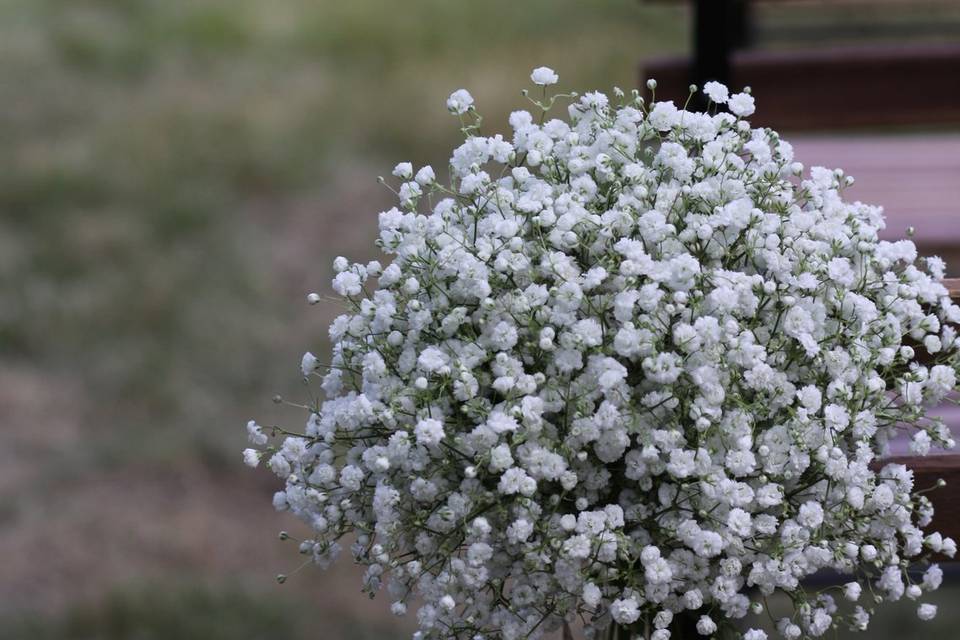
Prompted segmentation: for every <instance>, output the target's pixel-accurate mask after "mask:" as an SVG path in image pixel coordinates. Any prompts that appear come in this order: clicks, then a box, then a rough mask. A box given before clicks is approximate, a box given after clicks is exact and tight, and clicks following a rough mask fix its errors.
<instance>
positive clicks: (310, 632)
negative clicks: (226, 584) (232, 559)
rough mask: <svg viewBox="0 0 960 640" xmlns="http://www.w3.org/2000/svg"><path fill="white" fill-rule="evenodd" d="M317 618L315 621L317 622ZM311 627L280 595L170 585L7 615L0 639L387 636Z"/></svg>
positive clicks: (340, 623) (356, 628)
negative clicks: (50, 611)
mask: <svg viewBox="0 0 960 640" xmlns="http://www.w3.org/2000/svg"><path fill="white" fill-rule="evenodd" d="M321 622H322V621H320V620H316V621H314V623H315V624H316V623H321ZM323 627H324V630H325V631H324V633H322V634H320V633H318V632H317V631H316V630H315V629H311V628H310V627H309V626H308V625H307V623H306V618H305V616H303V615H302V614H301V613H298V612H297V610H296V609H295V608H294V605H293V603H292V602H291V601H290V600H289V599H287V598H280V597H279V595H272V596H270V597H266V596H259V597H255V596H252V595H250V594H247V593H244V592H242V591H238V590H234V589H229V588H228V589H224V590H212V589H206V588H199V587H194V588H187V589H177V588H176V587H171V585H157V586H153V587H149V588H140V589H136V590H133V591H132V592H126V591H123V592H116V593H114V594H113V595H111V596H109V597H108V598H106V599H105V600H104V601H103V602H102V603H99V604H98V605H95V606H86V607H84V606H76V607H73V608H72V609H71V610H70V611H68V612H66V613H65V614H63V615H62V616H58V617H55V618H53V619H49V618H44V619H41V618H39V617H37V618H33V619H19V620H16V619H11V620H7V621H5V622H4V623H3V624H2V625H0V640H24V639H26V638H29V639H30V640H173V639H176V640H277V639H280V638H282V639H284V640H297V639H300V638H302V639H304V640H306V639H308V638H319V637H323V638H327V639H329V640H339V639H340V638H343V639H344V640H346V639H347V638H350V639H351V640H354V639H356V640H381V639H385V638H387V637H389V636H387V635H385V634H384V632H383V630H379V631H378V630H377V629H375V628H372V627H370V626H369V625H365V624H363V623H362V622H359V621H356V620H350V619H346V618H342V617H341V618H338V619H337V620H333V621H329V623H326V622H324V624H323Z"/></svg>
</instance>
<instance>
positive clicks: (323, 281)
mask: <svg viewBox="0 0 960 640" xmlns="http://www.w3.org/2000/svg"><path fill="white" fill-rule="evenodd" d="M685 25H686V21H685V20H684V19H683V17H682V14H681V13H679V12H678V11H677V10H675V9H669V8H668V9H664V8H650V7H644V6H641V5H640V4H639V3H637V2H635V1H634V0H608V1H603V2H595V3H584V2H580V1H579V0H531V1H528V2H523V3H517V2H512V1H505V0H495V1H493V2H484V3H473V2H463V3H454V2H447V1H442V0H411V1H409V2H405V3H403V6H402V8H400V7H398V6H397V5H396V4H395V3H391V2H374V1H370V0H358V1H351V2H334V1H329V0H328V1H322V2H315V1H312V0H310V1H308V0H273V1H271V2H266V1H265V0H261V1H256V0H203V1H197V2H194V1H188V0H166V1H163V2H160V1H156V0H7V1H6V2H4V3H2V4H0V55H2V56H3V59H4V64H3V65H0V87H2V89H0V91H2V99H3V102H4V109H2V110H0V139H2V140H4V143H3V144H2V145H0V236H3V238H4V239H5V240H4V241H3V246H0V249H5V250H4V251H3V255H2V256H0V286H2V290H3V292H4V298H5V300H6V303H5V304H4V305H3V309H2V310H0V338H2V342H0V354H2V355H3V357H4V358H7V359H12V360H16V361H21V362H29V363H31V364H36V365H38V366H41V367H44V368H49V369H50V370H57V371H59V372H61V373H63V374H65V375H69V374H70V373H71V372H73V373H78V372H81V371H82V379H83V383H84V387H85V388H86V389H87V396H88V399H89V400H90V403H89V405H90V406H89V408H88V409H87V411H88V412H89V415H88V416H85V417H84V420H85V421H87V422H89V423H90V424H91V425H96V426H95V427H93V428H91V430H90V433H89V436H90V446H91V448H92V449H96V450H102V451H103V452H104V453H103V455H102V456H99V457H98V455H96V454H90V453H89V452H87V453H86V454H85V455H88V456H91V455H92V459H94V460H100V461H103V460H109V461H116V462H119V463H121V464H122V463H123V462H124V459H125V457H131V458H132V459H136V458H137V457H138V456H141V455H155V454H157V452H168V453H164V454H163V456H164V457H163V459H166V456H167V455H174V456H175V455H181V454H184V453H185V454H188V455H189V452H190V451H191V450H192V448H193V446H194V445H196V444H197V443H200V442H207V443H211V444H212V446H213V447H214V448H217V446H220V448H221V449H222V450H223V451H224V452H229V455H232V454H233V451H234V449H235V448H236V446H237V440H236V439H233V440H230V439H229V438H228V437H227V435H226V434H228V433H229V431H228V429H230V428H233V427H234V426H235V425H236V424H237V423H238V422H237V421H239V420H240V418H241V417H243V416H244V415H247V414H250V413H253V412H254V410H255V409H256V407H257V404H256V403H255V402H253V399H257V401H258V402H260V401H262V400H263V399H265V398H268V397H269V395H270V394H271V393H272V392H273V391H275V390H282V391H287V390H291V389H294V390H295V388H296V387H295V386H294V385H295V382H296V380H295V378H294V376H291V374H294V372H295V368H294V366H293V365H295V364H296V360H295V359H293V358H294V355H295V354H294V351H295V350H296V349H299V348H307V347H310V346H311V345H310V344H309V343H308V338H310V337H311V336H312V337H314V338H315V339H317V340H320V341H322V339H323V336H324V334H325V329H324V328H323V327H322V326H317V327H315V328H314V329H313V330H311V331H309V332H307V331H304V332H303V333H301V334H299V335H296V334H292V333H291V332H288V331H284V330H283V327H282V326H281V325H282V324H283V323H287V322H289V319H290V318H291V317H295V316H294V315H293V314H294V310H296V313H300V314H302V313H303V310H302V308H301V307H299V304H298V303H299V300H300V295H301V293H302V292H303V290H304V288H305V287H297V288H295V287H294V286H291V285H289V284H287V283H286V282H283V281H282V280H281V279H280V278H281V277H282V276H283V274H279V273H278V269H277V266H276V263H277V260H276V258H277V254H278V253H282V252H283V251H284V250H285V248H284V247H282V246H278V242H277V239H276V235H277V234H276V233H275V232H276V229H277V228H278V227H283V226H284V225H287V224H291V223H290V222H289V220H290V217H289V216H290V213H291V210H292V209H293V208H294V207H297V206H303V203H306V206H311V205H310V203H316V202H318V201H319V200H322V199H324V198H325V197H328V195H327V194H337V193H339V191H338V183H339V181H340V179H341V176H342V175H343V174H344V172H345V171H348V170H349V171H354V172H363V173H365V174H367V175H369V179H370V182H369V183H368V184H369V191H370V192H371V193H374V194H377V195H374V196H371V198H370V200H371V201H372V202H377V198H379V197H380V195H379V193H380V192H379V191H378V187H377V186H376V185H375V183H374V182H373V178H374V177H375V176H376V174H378V173H386V172H387V171H389V168H390V167H392V165H393V163H394V162H396V161H399V160H406V159H411V160H414V161H418V162H426V161H430V162H433V163H435V164H438V165H439V166H441V167H442V166H443V165H444V164H445V160H446V157H447V154H448V150H449V148H450V145H451V144H452V142H453V141H454V140H455V138H456V136H457V135H458V133H457V131H456V126H455V123H454V122H453V121H452V119H450V118H449V117H448V115H447V114H446V112H445V110H444V107H443V102H444V100H445V97H446V96H447V94H448V93H449V92H450V91H451V90H452V89H455V88H457V87H459V86H468V87H470V89H471V90H472V91H473V92H474V94H475V95H476V97H477V99H478V102H479V104H480V107H481V109H483V111H484V113H485V114H487V116H488V122H491V123H499V124H500V126H501V128H502V126H503V123H504V121H505V117H506V115H507V113H509V111H510V110H511V109H513V108H516V107H518V106H520V105H521V104H522V102H521V99H520V96H519V89H520V88H521V87H523V86H526V85H527V79H526V74H527V73H529V69H530V68H532V67H533V66H536V65H539V64H546V63H549V64H552V65H554V66H556V67H557V68H558V69H559V70H560V72H561V74H562V76H563V79H564V83H565V84H564V86H567V87H576V88H584V87H586V88H590V87H593V86H608V87H609V86H611V85H613V84H614V83H617V84H621V85H624V86H629V85H631V84H634V83H635V75H636V69H637V64H638V61H639V60H640V59H641V57H642V56H643V55H644V54H646V53H649V52H652V51H663V50H676V49H679V48H681V47H682V46H683V43H684V42H685V39H686V36H685V28H686V27H685ZM494 126H496V125H494ZM351 168H353V169H351ZM357 213H358V214H360V215H363V216H365V220H366V221H367V223H366V224H367V225H369V224H370V222H371V221H372V220H373V219H374V218H373V216H374V215H375V213H376V211H375V210H374V209H373V208H371V209H370V210H366V211H357ZM323 214H324V212H323V211H320V210H318V211H317V212H316V215H323ZM367 228H369V227H368V226H365V227H364V229H367ZM331 240H333V239H324V238H317V245H316V251H314V252H313V254H312V256H311V261H310V262H309V263H304V264H298V265H296V269H299V274H297V275H298V276H299V277H298V280H297V281H298V282H309V283H310V284H309V286H310V287H312V288H316V289H320V290H325V288H326V287H327V279H328V271H329V269H328V266H327V265H328V263H329V259H330V258H332V257H333V253H334V251H344V252H348V253H349V252H352V253H353V254H361V255H362V254H364V253H369V252H370V250H371V249H372V236H369V233H365V234H363V235H360V234H357V233H355V234H354V235H353V237H352V238H351V239H350V240H349V241H348V242H346V243H345V242H344V240H343V238H338V239H336V242H331ZM361 241H363V242H364V243H365V244H360V242H361ZM301 317H302V316H301ZM278 337H281V338H282V339H281V340H280V341H279V342H278ZM317 348H318V349H321V350H322V345H320V346H317ZM278 351H279V352H280V353H282V354H283V356H281V355H279V354H278ZM288 360H289V361H288ZM291 363H292V364H291ZM294 375H295V374H294ZM291 378H293V379H291ZM211 430H212V431H214V432H215V434H216V435H214V436H211V435H210V432H211ZM236 433H237V437H239V431H237V432H236ZM217 443H220V444H219V445H218V444H217ZM128 448H129V449H130V452H129V455H127V454H124V451H125V450H126V449H128Z"/></svg>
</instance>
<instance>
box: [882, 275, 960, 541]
mask: <svg viewBox="0 0 960 640" xmlns="http://www.w3.org/2000/svg"><path fill="white" fill-rule="evenodd" d="M946 284H947V288H948V289H949V290H950V297H952V298H953V299H954V300H960V279H954V280H948V281H947V283H946ZM881 462H884V463H885V462H898V463H901V464H904V465H906V466H907V467H908V468H910V469H912V470H913V473H914V480H915V481H914V485H915V487H916V488H917V489H918V490H919V489H926V488H928V487H933V486H934V485H936V483H937V481H938V480H941V479H942V480H944V481H946V483H947V484H946V486H944V487H941V488H939V489H936V490H934V491H931V492H930V493H928V494H926V495H927V497H929V498H930V501H931V502H932V503H933V507H934V509H935V514H934V518H933V523H931V525H930V526H929V527H927V529H928V530H929V531H939V532H940V533H942V534H943V535H945V536H950V537H952V538H953V539H955V540H960V454H953V453H945V454H942V455H930V456H922V457H921V456H895V457H891V458H887V459H884V460H883V461H881ZM956 559H957V560H960V558H956Z"/></svg>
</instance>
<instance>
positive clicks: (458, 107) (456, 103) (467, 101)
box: [447, 89, 473, 115]
mask: <svg viewBox="0 0 960 640" xmlns="http://www.w3.org/2000/svg"><path fill="white" fill-rule="evenodd" d="M472 106H473V96H472V95H470V92H469V91H467V90H466V89H457V90H456V91H454V92H453V93H451V94H450V97H449V98H447V109H448V110H449V111H450V112H451V113H454V114H456V115H462V114H464V113H466V112H467V111H469V110H470V107H472Z"/></svg>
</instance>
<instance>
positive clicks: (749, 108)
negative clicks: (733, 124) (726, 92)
mask: <svg viewBox="0 0 960 640" xmlns="http://www.w3.org/2000/svg"><path fill="white" fill-rule="evenodd" d="M727 106H728V107H729V108H730V112H731V113H732V114H733V115H735V116H739V117H741V118H746V117H748V116H751V115H753V112H754V111H755V110H756V109H755V107H754V100H753V96H751V95H750V94H749V93H735V94H733V95H732V96H730V99H729V100H727Z"/></svg>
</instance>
